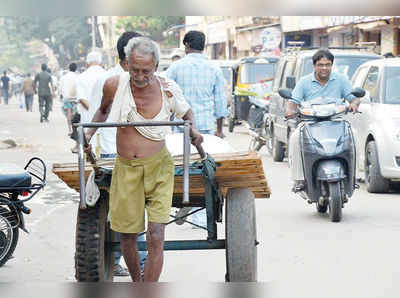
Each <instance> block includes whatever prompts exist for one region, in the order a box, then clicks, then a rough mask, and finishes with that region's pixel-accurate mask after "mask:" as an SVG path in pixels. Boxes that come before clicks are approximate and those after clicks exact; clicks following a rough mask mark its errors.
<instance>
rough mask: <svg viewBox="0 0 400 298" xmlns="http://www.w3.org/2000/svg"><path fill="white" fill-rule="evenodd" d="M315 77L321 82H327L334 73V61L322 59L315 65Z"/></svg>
mask: <svg viewBox="0 0 400 298" xmlns="http://www.w3.org/2000/svg"><path fill="white" fill-rule="evenodd" d="M314 70H315V76H316V77H317V79H319V80H321V81H327V80H328V79H329V76H330V74H331V71H332V61H331V60H329V59H328V58H326V57H322V58H321V59H319V60H318V61H317V62H316V63H315V64H314Z"/></svg>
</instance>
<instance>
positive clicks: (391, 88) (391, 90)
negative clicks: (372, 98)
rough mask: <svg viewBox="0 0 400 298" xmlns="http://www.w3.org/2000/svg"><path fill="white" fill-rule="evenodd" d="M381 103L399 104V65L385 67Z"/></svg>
mask: <svg viewBox="0 0 400 298" xmlns="http://www.w3.org/2000/svg"><path fill="white" fill-rule="evenodd" d="M384 77H385V79H384V80H385V81H384V87H383V88H384V89H383V90H384V97H383V103H386V104H400V66H392V67H386V69H385V74H384Z"/></svg>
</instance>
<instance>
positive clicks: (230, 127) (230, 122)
mask: <svg viewBox="0 0 400 298" xmlns="http://www.w3.org/2000/svg"><path fill="white" fill-rule="evenodd" d="M234 127H235V119H232V118H231V117H229V119H228V130H229V132H233V129H234Z"/></svg>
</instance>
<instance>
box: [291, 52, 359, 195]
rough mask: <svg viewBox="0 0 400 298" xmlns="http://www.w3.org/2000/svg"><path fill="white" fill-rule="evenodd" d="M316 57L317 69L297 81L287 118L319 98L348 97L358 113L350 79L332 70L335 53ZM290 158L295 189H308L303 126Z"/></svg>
mask: <svg viewBox="0 0 400 298" xmlns="http://www.w3.org/2000/svg"><path fill="white" fill-rule="evenodd" d="M312 60H313V65H314V71H313V72H312V73H311V74H309V75H307V76H304V77H302V78H301V79H300V80H299V82H298V83H297V84H296V87H295V88H294V90H293V93H292V99H290V100H289V101H288V103H287V105H286V112H285V116H286V118H291V117H293V116H294V115H295V114H296V112H297V106H298V104H300V102H301V101H307V100H311V99H314V98H317V97H336V98H345V99H346V100H348V101H349V102H350V106H349V110H350V111H352V112H353V113H356V112H357V110H358V106H359V105H360V100H359V99H358V98H356V97H355V96H354V95H352V94H351V91H352V86H351V82H350V80H349V79H348V78H347V77H346V76H345V75H342V74H340V73H337V72H332V66H333V60H334V56H333V54H332V53H331V52H330V51H329V50H328V49H320V50H318V51H317V52H316V53H315V54H314V55H313V57H312ZM288 157H289V166H290V167H291V168H292V171H291V172H292V179H293V181H294V187H293V191H294V192H298V191H301V190H303V189H304V173H303V168H302V163H301V152H300V125H299V126H297V128H296V129H295V131H294V132H293V133H292V135H291V136H290V140H289V155H288Z"/></svg>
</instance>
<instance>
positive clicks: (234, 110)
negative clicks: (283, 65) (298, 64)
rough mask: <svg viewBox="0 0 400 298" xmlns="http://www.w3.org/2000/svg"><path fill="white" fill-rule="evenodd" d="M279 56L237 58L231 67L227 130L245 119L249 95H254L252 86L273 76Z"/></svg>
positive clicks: (248, 108)
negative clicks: (231, 93) (236, 62)
mask: <svg viewBox="0 0 400 298" xmlns="http://www.w3.org/2000/svg"><path fill="white" fill-rule="evenodd" d="M278 61H279V57H276V56H255V57H245V58H242V59H240V60H239V62H238V64H237V65H235V66H234V67H233V86H232V90H233V100H232V103H231V105H230V115H229V132H233V129H234V126H235V125H236V124H238V123H239V122H240V120H244V121H247V118H248V116H249V110H250V102H249V96H255V95H256V94H254V92H252V91H251V89H252V86H253V85H255V84H258V83H260V82H263V81H264V80H268V79H271V78H273V77H274V75H275V69H276V65H277V62H278Z"/></svg>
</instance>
